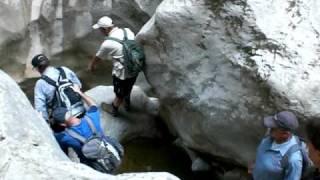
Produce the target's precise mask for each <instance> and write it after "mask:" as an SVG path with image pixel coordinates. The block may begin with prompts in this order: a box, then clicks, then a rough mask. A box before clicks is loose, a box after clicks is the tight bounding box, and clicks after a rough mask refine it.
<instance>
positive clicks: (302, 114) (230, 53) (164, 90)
mask: <svg viewBox="0 0 320 180" xmlns="http://www.w3.org/2000/svg"><path fill="white" fill-rule="evenodd" d="M319 8H320V3H319V2H318V1H309V0H301V1H290V0H284V1H271V0H267V1H260V0H236V1H210V0H197V1H195V0H184V1H179V0H164V1H163V2H162V3H161V4H160V5H159V6H158V8H157V10H156V12H155V14H154V16H153V17H152V19H150V20H149V22H148V23H147V24H146V25H145V26H144V27H143V28H142V29H141V31H140V32H139V34H138V39H139V41H140V42H141V43H143V44H144V47H145V51H146V54H147V67H146V71H145V73H146V77H147V79H148V81H149V83H150V84H151V86H152V87H153V89H154V90H155V92H156V94H157V95H158V96H159V99H160V102H161V104H162V105H163V110H162V111H161V115H162V116H163V117H165V118H164V119H166V121H167V124H168V125H169V126H170V129H171V131H172V132H173V133H175V134H176V135H177V136H178V137H180V138H181V140H182V143H183V144H184V145H185V146H186V147H189V148H192V149H195V150H197V151H198V152H205V153H210V154H211V155H215V156H219V157H222V158H223V159H224V160H227V161H228V162H233V163H237V164H240V165H243V166H246V165H247V163H248V162H249V161H251V160H252V159H254V155H255V150H256V147H257V144H258V142H259V140H260V139H261V138H262V137H263V134H264V132H265V129H263V127H262V119H263V117H264V116H267V115H272V114H274V113H275V112H278V111H281V110H291V111H293V112H295V113H296V114H297V115H298V116H299V118H300V122H301V123H303V121H304V120H306V119H308V118H313V117H319V114H320V108H319V107H320V101H319V96H320V91H319V87H320V78H319V77H320V76H319V75H320V73H319V72H320V69H319V45H320V41H319V40H320V37H319V32H320V23H319V21H318V19H319V15H320V14H319V10H318V9H319Z"/></svg>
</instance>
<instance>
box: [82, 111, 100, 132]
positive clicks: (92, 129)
mask: <svg viewBox="0 0 320 180" xmlns="http://www.w3.org/2000/svg"><path fill="white" fill-rule="evenodd" d="M84 119H85V120H86V121H87V123H88V124H89V127H90V129H91V131H92V134H93V135H97V134H98V133H97V132H98V131H97V129H96V127H95V126H94V124H93V122H92V119H91V118H90V117H89V116H87V115H85V116H84Z"/></svg>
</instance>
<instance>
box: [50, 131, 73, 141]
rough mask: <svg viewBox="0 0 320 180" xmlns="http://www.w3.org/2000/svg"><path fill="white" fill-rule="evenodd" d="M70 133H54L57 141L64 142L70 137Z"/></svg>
mask: <svg viewBox="0 0 320 180" xmlns="http://www.w3.org/2000/svg"><path fill="white" fill-rule="evenodd" d="M68 135H69V134H68V133H66V131H62V132H59V133H54V136H55V137H56V139H57V140H58V141H63V140H65V139H66V138H67V137H68Z"/></svg>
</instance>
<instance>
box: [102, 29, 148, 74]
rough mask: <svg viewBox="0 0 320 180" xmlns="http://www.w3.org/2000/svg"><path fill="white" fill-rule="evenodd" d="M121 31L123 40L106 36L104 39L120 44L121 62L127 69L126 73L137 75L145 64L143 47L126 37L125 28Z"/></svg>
mask: <svg viewBox="0 0 320 180" xmlns="http://www.w3.org/2000/svg"><path fill="white" fill-rule="evenodd" d="M122 31H123V34H124V39H123V40H120V39H118V38H114V37H106V39H107V40H113V41H116V42H118V43H120V44H122V47H123V49H122V52H123V59H124V62H123V63H122V64H123V65H124V67H125V68H126V70H127V71H128V74H130V75H138V74H139V72H140V71H142V69H143V67H144V64H145V54H144V51H143V48H142V46H140V45H139V44H138V42H137V41H135V40H129V39H128V35H127V31H126V30H125V29H122Z"/></svg>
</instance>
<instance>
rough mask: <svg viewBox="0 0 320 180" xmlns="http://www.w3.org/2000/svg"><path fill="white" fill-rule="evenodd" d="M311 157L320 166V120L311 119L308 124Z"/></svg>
mask: <svg viewBox="0 0 320 180" xmlns="http://www.w3.org/2000/svg"><path fill="white" fill-rule="evenodd" d="M306 133H307V138H308V141H309V142H308V149H309V157H310V158H311V160H312V162H313V163H314V164H315V166H316V167H318V168H320V121H319V120H316V119H314V120H310V121H308V122H307V125H306Z"/></svg>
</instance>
